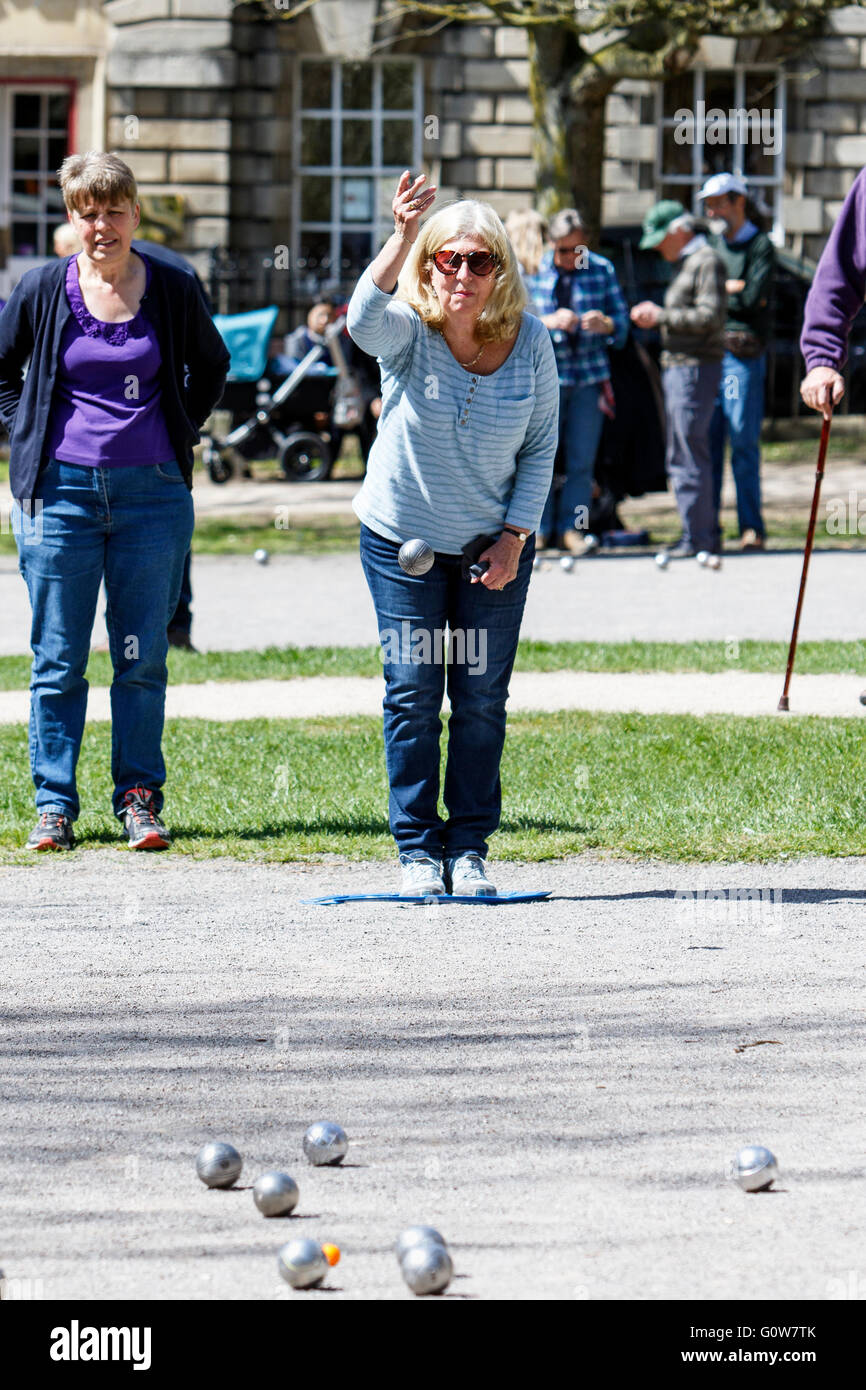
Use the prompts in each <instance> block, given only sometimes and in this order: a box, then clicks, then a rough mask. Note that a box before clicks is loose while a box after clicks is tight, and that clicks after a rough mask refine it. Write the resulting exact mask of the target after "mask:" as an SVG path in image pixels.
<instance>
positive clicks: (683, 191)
mask: <svg viewBox="0 0 866 1390" xmlns="http://www.w3.org/2000/svg"><path fill="white" fill-rule="evenodd" d="M695 187H696V185H694V184H688V183H663V184H662V191H661V193H660V194H659V199H662V198H671V199H673V201H674V202H675V203H682V205H683V207H684V208H687V209H688V210H689V211H691V206H692V195H693V193H694V189H695Z"/></svg>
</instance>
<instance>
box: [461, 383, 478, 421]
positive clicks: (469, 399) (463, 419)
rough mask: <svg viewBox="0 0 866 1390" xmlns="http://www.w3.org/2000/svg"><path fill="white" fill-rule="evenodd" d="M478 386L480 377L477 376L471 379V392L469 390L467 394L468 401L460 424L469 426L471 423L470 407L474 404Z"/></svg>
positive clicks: (464, 405) (464, 406)
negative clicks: (473, 400)
mask: <svg viewBox="0 0 866 1390" xmlns="http://www.w3.org/2000/svg"><path fill="white" fill-rule="evenodd" d="M477 385H478V377H477V376H473V377H471V378H470V385H469V390H468V391H467V393H466V400H465V401H464V403H463V414H462V415H461V417H460V424H461V425H467V424H468V423H469V407H470V405H471V404H472V397H473V396H474V395H475V388H476V386H477Z"/></svg>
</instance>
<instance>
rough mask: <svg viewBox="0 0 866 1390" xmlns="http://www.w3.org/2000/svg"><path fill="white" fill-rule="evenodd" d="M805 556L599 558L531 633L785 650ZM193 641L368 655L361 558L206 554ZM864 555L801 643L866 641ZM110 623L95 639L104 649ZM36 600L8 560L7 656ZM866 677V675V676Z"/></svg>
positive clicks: (808, 611) (829, 575) (823, 602)
mask: <svg viewBox="0 0 866 1390" xmlns="http://www.w3.org/2000/svg"><path fill="white" fill-rule="evenodd" d="M801 566H802V557H801V555H800V554H799V553H794V552H791V553H787V552H785V553H778V552H773V553H770V554H764V555H732V556H730V557H728V558H726V559H725V562H724V565H723V567H722V569H721V570H719V571H717V572H713V571H711V570H705V569H701V568H700V566H698V565H697V564H696V563H695V562H694V561H693V560H682V561H678V562H676V563H674V564H671V565H670V566H669V567H668V569H667V570H659V569H658V568H657V566H656V565H655V564H654V562H653V560H652V558H651V557H649V556H635V555H629V556H623V555H617V556H613V555H611V556H608V555H600V556H594V557H592V558H588V559H586V560H579V561H578V562H577V564H576V565H575V568H574V569H573V570H572V572H571V573H570V574H566V573H565V572H564V571H563V570H562V569H561V568H560V567H559V565H558V564H553V565H551V566H550V567H549V568H548V569H546V570H539V571H537V572H536V573H535V574H534V575H533V578H532V583H531V585H530V589H529V598H528V602H527V607H526V615H525V618H524V622H523V629H522V635H523V637H524V638H532V639H536V640H539V641H561V640H571V641H587V642H605V641H608V642H622V641H630V640H631V639H632V638H638V639H640V640H643V641H672V642H684V641H689V640H699V639H704V640H716V641H727V640H729V639H731V638H734V639H739V640H741V641H742V640H743V639H745V638H763V639H769V640H776V641H783V642H787V641H788V640H789V638H790V635H791V625H792V623H793V619H794V605H795V603H796V598H797V588H798V585H799V582H800V571H801ZM193 589H194V602H193V611H194V632H193V637H194V641H195V644H196V646H197V647H199V648H200V649H201V650H203V651H209V650H220V649H232V650H239V649H242V648H246V647H258V648H262V647H268V646H280V647H284V646H300V647H306V646H331V645H338V646H353V647H354V646H364V645H372V644H375V642H376V640H377V629H376V621H375V617H374V614H373V606H372V603H371V601H370V596H369V593H368V591H367V586H366V583H365V581H364V576H363V573H362V571H361V566H360V562H359V560H358V557H357V555H355V554H339V555H331V556H279V557H276V558H274V559H272V560H271V562H270V564H268V565H257V564H256V563H255V561H254V560H253V557H252V555H250V556H248V557H247V556H223V557H221V556H213V555H204V556H200V557H198V558H197V559H196V560H195V562H194V566H193ZM864 599H866V553H862V552H857V551H824V552H819V553H816V554H815V555H814V557H813V560H812V565H811V569H810V572H809V584H808V588H807V591H806V601H805V605H804V609H803V618H802V623H801V627H800V637H801V640H804V641H805V640H809V639H813V640H814V639H821V638H824V639H829V638H833V639H837V640H851V639H859V638H863V637H866V616H864V612H866V609H864ZM101 612H102V605H100V616H99V617H98V620H97V624H96V627H95V629H94V642H96V643H100V642H104V641H105V640H106V638H105V629H104V626H103V623H102V617H101ZM29 632H30V612H29V605H28V602H27V592H26V589H25V587H24V584H23V582H22V580H21V577H20V575H19V574H18V570H17V562H16V561H15V560H14V559H12V558H11V557H8V556H7V557H3V558H0V654H7V653H12V652H26V651H27V650H28V644H29ZM864 674H866V673H864Z"/></svg>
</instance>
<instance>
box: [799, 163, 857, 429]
mask: <svg viewBox="0 0 866 1390" xmlns="http://www.w3.org/2000/svg"><path fill="white" fill-rule="evenodd" d="M864 299H866V168H864V169H861V170H860V173H859V174H858V175H857V177H856V179H855V180H854V182H853V183H852V185H851V187H850V188H849V190H848V196H847V197H846V199H845V201H844V203H843V204H842V211H841V212H840V213H839V216H838V218H837V219H836V224H835V226H834V228H833V230H832V232H831V233H830V235H829V237H828V238H827V244H826V246H825V247H824V250H823V252H822V254H821V259H820V260H819V262H818V268H817V270H816V271H815V277H814V279H813V281H812V286H811V289H810V290H809V293H808V295H807V297H806V307H805V310H804V314H803V331H802V333H801V335H800V351H801V352H802V354H803V359H804V361H805V363H806V376H805V377H804V378H803V380H802V382H801V383H800V395H801V396H802V398H803V400H804V401H805V402H806V405H808V406H809V407H810V408H811V409H812V410H820V411H821V412H822V414H823V415H825V416H826V415H829V413H830V401H831V399H832V403H833V405H838V403H839V401H841V399H842V397H843V396H844V394H845V382H844V379H843V377H842V371H841V369H842V368H843V367H844V365H845V362H846V359H847V356H848V335H849V333H850V332H851V325H852V323H853V322H854V319H855V318H856V317H857V314H858V313H859V311H860V309H862V307H863V301H864Z"/></svg>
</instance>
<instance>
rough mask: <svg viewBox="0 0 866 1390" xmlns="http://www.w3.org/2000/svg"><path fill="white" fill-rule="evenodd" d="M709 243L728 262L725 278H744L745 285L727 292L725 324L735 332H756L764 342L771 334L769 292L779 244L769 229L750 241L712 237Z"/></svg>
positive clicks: (757, 336) (756, 234)
mask: <svg viewBox="0 0 866 1390" xmlns="http://www.w3.org/2000/svg"><path fill="white" fill-rule="evenodd" d="M710 245H711V246H712V248H713V250H714V251H715V252H716V253H717V254H718V255H719V256H721V258H722V260H723V261H724V263H725V279H726V280H745V282H746V287H745V289H743V290H739V291H738V292H737V293H736V294H729V295H728V318H727V322H726V324H725V327H726V328H727V329H729V330H731V331H732V332H735V333H744V332H745V333H754V335H755V337H756V338H760V340H761V342H762V343H766V341H767V338H768V337H769V335H770V292H771V289H772V284H773V271H774V270H775V266H776V248H775V247H774V246H773V243H772V242H771V240H770V238H769V237H768V236H767V233H766V232H755V235H754V236H752V237H749V240H748V241H738V242H735V243H731V242H729V241H726V240H725V238H724V237H723V236H719V237H711V238H710Z"/></svg>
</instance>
